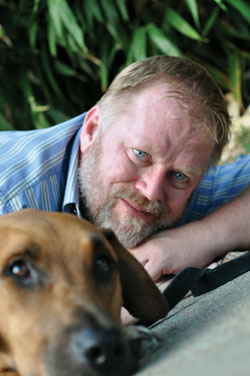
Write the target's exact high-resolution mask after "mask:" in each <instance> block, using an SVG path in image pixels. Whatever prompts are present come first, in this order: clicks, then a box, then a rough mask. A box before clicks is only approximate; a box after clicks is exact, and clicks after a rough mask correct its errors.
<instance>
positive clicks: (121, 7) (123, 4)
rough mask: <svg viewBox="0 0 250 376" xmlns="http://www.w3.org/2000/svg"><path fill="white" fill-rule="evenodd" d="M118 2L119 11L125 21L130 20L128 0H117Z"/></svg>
mask: <svg viewBox="0 0 250 376" xmlns="http://www.w3.org/2000/svg"><path fill="white" fill-rule="evenodd" d="M116 4H117V6H118V8H119V11H120V13H121V16H122V19H123V20H124V21H128V20H129V16H128V10H127V6H126V0H116Z"/></svg>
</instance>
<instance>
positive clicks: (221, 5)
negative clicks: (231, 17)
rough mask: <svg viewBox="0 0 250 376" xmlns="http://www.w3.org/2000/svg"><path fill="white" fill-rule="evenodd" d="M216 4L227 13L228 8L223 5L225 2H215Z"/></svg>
mask: <svg viewBox="0 0 250 376" xmlns="http://www.w3.org/2000/svg"><path fill="white" fill-rule="evenodd" d="M214 2H215V3H216V4H218V5H219V7H220V8H221V9H222V10H224V11H227V7H226V5H225V4H223V0H214Z"/></svg>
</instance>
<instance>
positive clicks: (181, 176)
mask: <svg viewBox="0 0 250 376" xmlns="http://www.w3.org/2000/svg"><path fill="white" fill-rule="evenodd" d="M175 177H176V180H178V181H183V180H185V179H186V175H185V174H183V172H180V171H176V172H175Z"/></svg>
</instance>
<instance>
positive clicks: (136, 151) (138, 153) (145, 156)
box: [133, 149, 149, 161]
mask: <svg viewBox="0 0 250 376" xmlns="http://www.w3.org/2000/svg"><path fill="white" fill-rule="evenodd" d="M133 152H134V155H135V156H136V157H137V158H139V159H141V160H142V161H147V160H148V158H149V155H148V153H145V152H144V151H142V150H139V149H133Z"/></svg>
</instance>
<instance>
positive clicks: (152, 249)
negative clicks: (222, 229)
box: [129, 221, 215, 281]
mask: <svg viewBox="0 0 250 376" xmlns="http://www.w3.org/2000/svg"><path fill="white" fill-rule="evenodd" d="M200 227H202V221H199V222H195V223H192V224H188V225H186V226H182V227H178V228H175V229H170V230H165V231H161V232H158V233H157V234H155V235H153V236H152V237H151V238H149V239H147V241H145V242H144V243H142V244H140V245H139V246H138V247H136V248H133V249H130V250H129V251H130V252H131V253H132V254H133V255H134V257H135V258H136V259H137V260H138V261H139V262H140V263H141V264H142V265H143V266H144V267H145V269H146V270H147V272H148V273H149V275H150V276H151V277H152V279H153V280H154V281H157V280H158V279H159V278H160V277H161V276H162V275H169V274H177V273H178V272H179V271H180V270H182V269H183V268H185V267H186V266H197V267H202V266H204V265H205V264H208V263H209V262H212V260H213V259H214V257H215V255H214V254H213V253H211V254H210V255H209V254H205V255H203V254H202V249H199V248H200V247H199V244H201V243H202V238H201V236H200V230H199V228H200ZM196 231H197V232H198V234H197V235H195V232H196ZM201 248H202V247H201Z"/></svg>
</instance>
